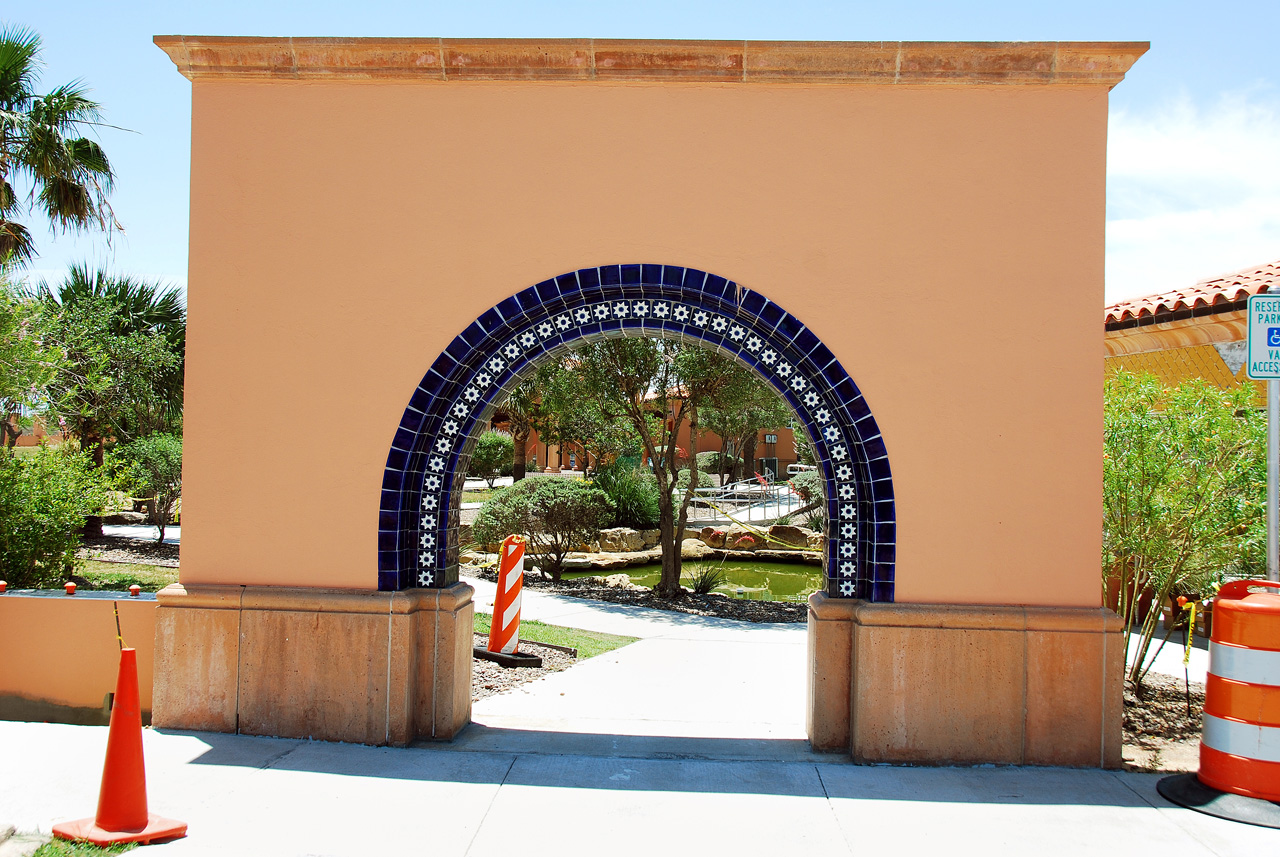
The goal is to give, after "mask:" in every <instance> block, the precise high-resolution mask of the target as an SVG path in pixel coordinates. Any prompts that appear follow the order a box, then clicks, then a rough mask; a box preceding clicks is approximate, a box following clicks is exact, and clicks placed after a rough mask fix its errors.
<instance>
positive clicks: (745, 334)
mask: <svg viewBox="0 0 1280 857" xmlns="http://www.w3.org/2000/svg"><path fill="white" fill-rule="evenodd" d="M629 334H630V335H640V334H643V335H649V336H659V337H663V338H668V339H685V340H695V341H698V342H700V343H702V344H704V345H707V346H710V347H713V348H717V349H719V350H720V351H723V352H725V353H727V354H729V355H731V356H733V357H735V358H737V359H738V360H739V361H741V362H742V363H744V364H746V365H747V366H750V367H752V368H753V369H755V370H756V371H757V372H758V373H759V374H760V375H761V376H762V377H764V378H765V380H767V381H768V382H769V383H770V384H772V385H773V386H774V388H775V389H777V390H778V392H779V393H781V394H782V396H783V397H784V398H785V399H786V400H787V402H788V404H790V406H791V407H792V409H793V410H794V411H795V413H796V415H797V418H798V420H799V422H800V423H801V424H802V425H803V427H804V429H805V430H806V432H807V433H808V435H809V437H810V438H811V439H812V440H813V443H814V450H815V452H816V453H817V456H818V459H819V461H818V463H819V467H820V470H821V472H822V474H823V476H824V478H825V479H826V490H827V502H828V508H827V512H828V515H827V518H828V531H827V540H826V552H825V558H824V562H823V566H824V570H825V572H826V578H827V594H828V595H830V596H832V597H834V598H861V599H866V600H869V601H879V602H891V601H893V581H894V565H895V556H896V544H895V541H896V531H897V527H896V524H895V514H894V510H895V506H894V500H893V480H892V477H891V475H890V469H889V458H888V452H887V450H886V447H885V443H884V439H883V438H882V437H881V436H880V429H879V428H878V427H877V425H876V421H875V418H874V417H873V416H872V415H871V409H870V407H869V406H868V405H867V402H866V400H865V399H864V398H863V397H862V393H861V392H860V391H859V390H858V387H857V385H856V384H854V383H853V379H851V378H850V377H849V375H848V373H847V372H845V370H844V368H843V367H842V366H841V365H840V362H839V361H838V360H837V359H836V358H835V356H834V355H833V354H832V353H831V352H830V351H829V350H828V349H827V347H826V346H825V345H823V344H822V343H821V342H820V341H819V340H818V338H817V337H816V336H814V335H813V333H812V332H810V331H809V330H808V329H807V328H806V327H805V326H804V325H803V324H802V323H801V322H800V321H799V320H798V319H797V318H795V317H794V316H792V315H791V314H790V313H788V312H786V311H785V310H783V309H782V308H781V307H779V306H778V305H777V304H775V303H773V302H772V301H770V300H769V299H768V298H766V297H764V296H763V295H760V294H758V293H756V292H753V291H751V290H750V289H746V288H743V287H741V286H739V285H738V284H737V283H734V282H732V281H730V280H726V279H724V278H723V277H717V276H715V275H714V274H708V273H706V272H704V271H698V270H694V269H692V268H684V267H680V266H673V265H648V264H638V265H605V266H601V267H597V268H583V269H581V270H578V271H574V272H572V273H568V274H563V275H561V276H559V277H555V278H553V279H550V280H545V281H543V282H541V283H538V284H537V285H534V286H531V287H529V288H527V289H525V290H524V291H522V292H520V293H518V294H516V295H513V296H512V297H509V298H507V299H506V300H504V301H502V302H501V303H499V304H498V305H497V306H495V307H493V308H492V309H490V310H488V311H487V312H485V313H483V314H482V315H481V316H480V317H479V318H477V319H476V320H475V322H473V323H472V324H471V325H470V326H469V327H467V329H466V330H464V331H463V332H462V333H460V334H458V336H457V337H456V338H455V339H454V340H453V342H452V343H450V344H449V346H448V347H447V348H445V350H444V351H443V352H442V353H441V354H440V356H439V357H438V358H437V359H436V361H435V362H434V363H433V364H432V365H431V368H430V369H428V370H427V373H426V375H424V376H423V378H422V382H421V383H420V384H419V385H418V387H417V389H416V390H414V392H413V394H412V395H411V396H410V399H409V405H408V407H407V408H406V409H405V412H404V417H403V418H401V420H400V427H399V429H398V430H397V431H396V435H395V440H394V441H393V443H392V448H391V451H390V453H389V454H388V456H387V467H386V471H385V472H384V475H383V481H382V505H381V510H380V513H379V516H378V588H379V589H380V590H399V589H407V588H410V587H418V586H420V587H440V586H447V585H449V584H450V583H453V582H454V581H456V580H457V574H458V539H457V534H458V504H457V502H456V499H457V498H458V497H459V496H460V494H461V491H462V478H463V474H464V473H465V472H466V465H467V462H468V461H469V460H470V456H471V448H472V446H473V444H474V442H475V441H474V436H475V435H477V434H478V433H479V432H478V429H479V427H480V426H483V425H485V424H486V423H487V421H488V419H489V417H490V416H491V415H492V413H493V410H494V404H495V402H497V401H500V400H501V398H502V393H503V390H504V389H505V388H506V387H508V386H509V385H510V384H511V383H512V382H513V381H514V380H515V379H517V378H519V377H523V376H524V375H526V374H527V373H528V372H529V371H530V370H531V369H532V368H533V366H534V365H535V364H537V363H538V362H539V361H541V360H543V359H546V358H548V357H550V356H552V355H555V354H559V353H563V352H565V351H567V350H568V349H570V348H573V347H575V346H577V345H581V344H583V343H585V342H587V341H590V340H593V339H601V338H605V337H611V336H626V335H629Z"/></svg>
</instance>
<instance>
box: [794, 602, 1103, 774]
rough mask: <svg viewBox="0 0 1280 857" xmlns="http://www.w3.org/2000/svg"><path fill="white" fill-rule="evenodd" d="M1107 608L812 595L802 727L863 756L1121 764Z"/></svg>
mask: <svg viewBox="0 0 1280 857" xmlns="http://www.w3.org/2000/svg"><path fill="white" fill-rule="evenodd" d="M1121 630H1122V626H1121V620H1120V618H1119V617H1118V616H1116V614H1115V613H1113V612H1112V611H1110V610H1106V609H1088V608H1050V607H1016V606H951V605H929V604H870V603H866V602H863V601H853V600H844V599H833V598H828V597H827V596H826V595H825V594H823V593H815V594H814V595H813V596H811V597H810V599H809V706H808V733H809V739H810V742H811V743H812V745H813V748H814V749H815V750H823V751H831V752H847V753H851V754H852V756H853V759H854V761H858V762H906V763H917V764H921V763H923V764H952V763H957V764H976V763H985V762H992V763H996V764H1015V765H1073V766H1083V767H1104V768H1114V767H1119V766H1120V765H1121V764H1122V759H1121V717H1122V709H1123V699H1122V692H1123V682H1122V678H1121V673H1122V672H1123V670H1124V657H1123V648H1122V647H1123V644H1124V641H1123V638H1122V635H1121Z"/></svg>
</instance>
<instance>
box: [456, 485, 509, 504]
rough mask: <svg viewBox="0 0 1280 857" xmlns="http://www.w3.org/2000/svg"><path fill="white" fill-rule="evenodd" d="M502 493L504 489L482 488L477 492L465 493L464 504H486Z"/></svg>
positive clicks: (463, 494) (463, 495)
mask: <svg viewBox="0 0 1280 857" xmlns="http://www.w3.org/2000/svg"><path fill="white" fill-rule="evenodd" d="M502 491H503V489H502V488H480V489H478V490H476V491H463V492H462V502H463V503H484V502H485V501H487V500H489V499H490V498H491V497H494V496H496V495H498V494H500V493H502Z"/></svg>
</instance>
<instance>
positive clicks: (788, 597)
mask: <svg viewBox="0 0 1280 857" xmlns="http://www.w3.org/2000/svg"><path fill="white" fill-rule="evenodd" d="M701 566H710V567H713V568H719V569H720V570H721V571H722V572H724V577H725V582H724V583H722V584H721V585H720V586H717V587H716V589H715V591H716V592H720V593H723V594H725V595H728V596H730V597H732V598H750V599H753V600H755V601H804V600H805V599H807V598H808V597H809V595H810V593H812V592H816V591H817V590H819V589H821V588H822V568H821V567H820V566H816V565H800V564H795V565H793V564H791V563H783V562H751V563H742V562H740V561H735V560H725V561H724V562H723V563H721V561H720V560H685V562H684V565H683V566H682V575H681V578H682V579H681V583H683V584H684V585H685V586H686V587H692V584H691V583H690V582H689V577H690V574H691V573H692V572H693V571H695V570H696V569H698V568H699V567H701ZM603 573H605V574H607V573H609V572H603ZM621 573H622V574H625V575H627V577H630V578H631V582H632V583H634V584H636V585H637V586H649V587H652V586H653V585H654V584H656V583H657V582H658V579H659V578H660V577H661V576H662V566H660V565H656V564H655V565H638V566H635V567H633V568H625V569H623V570H622V572H621ZM600 574H602V572H599V571H595V572H568V573H566V574H565V577H566V578H577V577H593V576H596V575H600Z"/></svg>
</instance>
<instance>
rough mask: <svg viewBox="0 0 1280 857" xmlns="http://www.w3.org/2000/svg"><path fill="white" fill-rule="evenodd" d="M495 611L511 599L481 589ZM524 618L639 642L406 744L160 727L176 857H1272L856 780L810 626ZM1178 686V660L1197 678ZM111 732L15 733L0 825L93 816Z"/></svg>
mask: <svg viewBox="0 0 1280 857" xmlns="http://www.w3.org/2000/svg"><path fill="white" fill-rule="evenodd" d="M470 582H472V584H473V585H475V586H476V588H477V606H478V607H479V608H480V609H486V607H487V605H488V604H490V603H491V601H492V592H493V586H492V585H491V584H486V583H485V582H484V581H470ZM524 615H525V617H526V618H529V619H539V620H541V621H546V622H552V623H556V624H562V625H575V626H578V627H583V628H588V629H592V630H599V631H606V632H609V633H618V634H625V635H629V636H635V637H639V638H640V640H639V641H638V642H636V643H634V644H632V645H630V646H626V647H624V648H622V649H619V650H616V651H615V652H613V653H611V654H609V655H603V656H600V657H598V658H595V659H592V660H590V661H587V662H585V663H583V664H580V665H578V666H576V667H574V668H573V669H572V670H569V671H566V672H564V673H560V674H556V675H553V676H551V677H548V678H545V679H542V680H540V681H537V682H533V683H531V684H529V685H526V686H524V687H523V688H521V689H519V690H517V691H514V692H512V693H510V694H505V695H502V696H498V697H491V698H489V699H486V700H483V701H481V702H480V703H478V704H477V705H476V707H475V720H476V723H475V724H473V725H472V726H471V727H470V728H469V729H468V730H467V732H465V733H464V735H463V737H462V738H461V739H459V740H458V741H456V742H454V743H452V744H448V745H423V746H418V747H413V748H409V749H392V748H378V747H363V746H357V745H351V744H329V743H321V742H311V741H296V740H284V739H276V738H255V737H244V736H231V735H213V734H207V733H189V732H187V733H184V732H172V731H168V730H151V729H148V730H145V731H144V744H145V748H146V754H147V768H148V787H149V795H150V808H151V811H152V812H156V813H159V814H161V815H166V816H169V817H172V818H179V819H181V820H183V821H186V822H188V823H189V824H190V835H189V836H188V837H187V838H186V839H183V840H179V841H175V842H172V843H167V844H162V845H155V846H151V847H150V848H147V849H143V850H142V851H140V852H139V853H142V854H147V853H155V854H157V855H188V854H189V855H227V854H237V855H259V854H261V855H290V854H299V855H301V854H331V855H368V854H383V853H386V854H397V853H426V854H431V855H433V857H435V856H436V855H445V857H449V855H468V857H482V855H502V857H508V855H510V854H512V853H521V854H530V855H542V854H547V855H556V857H571V855H591V857H595V855H599V854H609V855H611V857H612V855H645V857H652V855H654V854H675V855H684V854H698V855H704V854H706V855H719V854H732V855H735V857H738V855H769V857H777V855H779V854H785V853H801V854H805V855H806V857H808V855H854V854H858V855H865V854H870V853H877V852H879V853H893V854H908V855H911V854H917V853H921V854H922V853H929V852H937V853H945V854H948V855H968V854H973V855H982V857H992V855H1006V854H1007V855H1025V854H1028V853H1035V854H1036V855H1037V857H1047V855H1058V854H1061V855H1082V854H1083V855H1091V854H1098V855H1111V854H1118V853H1164V852H1168V853H1176V854H1187V855H1198V854H1212V855H1241V857H1245V855H1248V857H1254V855H1259V854H1272V853H1277V850H1278V849H1280V831H1274V830H1267V829H1263V828H1256V827H1249V826H1246V825H1240V824H1234V823H1232V822H1227V821H1223V820H1220V819H1216V818H1211V817H1208V816H1204V815H1200V814H1198V813H1194V812H1191V811H1189V810H1185V809H1180V808H1177V807H1174V806H1172V805H1170V804H1168V803H1167V802H1166V801H1164V799H1163V798H1161V797H1160V796H1159V795H1158V794H1157V793H1156V790H1155V784H1156V782H1157V781H1158V780H1159V777H1158V776H1156V775H1147V774H1136V773H1124V772H1104V771H1094V770H1064V769H1053V768H1012V767H1007V768H996V767H980V768H895V767H887V766H857V765H853V764H851V763H849V762H847V761H845V760H843V759H841V758H840V757H839V756H823V755H817V754H812V753H810V752H809V751H808V748H807V746H806V745H805V744H804V741H803V730H802V711H801V710H800V706H801V704H802V700H803V699H804V688H803V674H804V660H805V655H804V640H805V637H804V627H803V626H802V625H781V626H759V625H749V624H746V623H739V622H733V621H729V620H721V619H706V618H701V617H693V616H685V615H683V614H674V613H666V612H662V611H650V610H643V609H638V608H631V607H622V606H616V605H607V604H598V603H594V602H585V601H580V600H576V599H569V598H563V597H557V596H552V595H547V594H545V593H541V592H533V591H527V592H526V600H525V602H524ZM1178 670H1179V673H1180V671H1181V664H1180V662H1179V663H1178ZM105 741H106V729H104V728H102V727H83V726H61V725H51V724H40V723H16V722H2V721H0V829H2V828H4V827H5V826H6V825H9V824H12V825H14V826H16V827H17V828H18V830H19V831H42V832H47V831H48V830H49V829H50V827H51V826H52V824H54V823H55V822H57V821H61V820H64V819H71V818H77V817H83V816H87V815H92V814H93V811H94V807H95V805H96V801H97V794H98V786H99V780H100V776H101V768H102V755H103V748H104V746H105Z"/></svg>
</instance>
